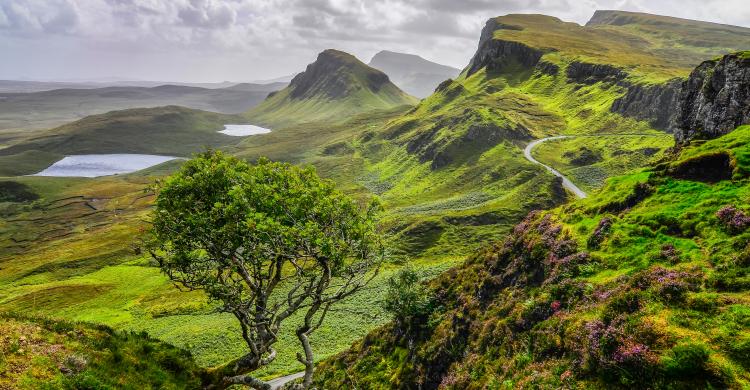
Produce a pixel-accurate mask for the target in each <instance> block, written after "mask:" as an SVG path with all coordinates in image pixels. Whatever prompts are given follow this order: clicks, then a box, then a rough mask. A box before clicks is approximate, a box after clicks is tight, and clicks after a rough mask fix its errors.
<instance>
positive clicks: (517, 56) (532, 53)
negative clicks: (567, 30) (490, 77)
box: [467, 19, 544, 75]
mask: <svg viewBox="0 0 750 390" xmlns="http://www.w3.org/2000/svg"><path fill="white" fill-rule="evenodd" d="M519 28H520V27H517V26H508V25H504V24H501V23H499V22H498V21H497V20H496V19H490V20H488V21H487V24H485V26H484V28H483V29H482V34H481V36H480V37H479V48H478V49H477V52H476V54H474V57H473V58H472V59H471V62H470V63H469V66H468V71H467V75H472V74H474V73H476V72H477V71H479V70H480V69H482V68H484V67H486V68H487V71H488V72H499V71H502V70H503V69H504V68H505V67H507V66H510V65H515V64H520V65H522V66H524V67H527V68H533V67H534V66H536V64H537V63H538V62H539V60H540V59H541V58H542V55H544V52H542V51H541V50H537V49H534V48H531V47H529V46H526V45H524V44H523V43H520V42H513V41H505V40H500V39H495V38H494V36H495V31H496V30H499V29H513V30H518V29H519Z"/></svg>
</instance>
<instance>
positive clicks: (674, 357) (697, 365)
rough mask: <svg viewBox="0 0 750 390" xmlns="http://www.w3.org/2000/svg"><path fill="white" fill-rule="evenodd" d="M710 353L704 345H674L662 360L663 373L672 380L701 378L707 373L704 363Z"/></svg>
mask: <svg viewBox="0 0 750 390" xmlns="http://www.w3.org/2000/svg"><path fill="white" fill-rule="evenodd" d="M710 353H711V352H710V350H709V349H708V347H707V346H706V345H704V344H699V343H685V344H678V345H675V346H674V347H673V348H672V350H671V351H669V353H668V354H667V356H666V357H665V358H664V360H663V364H664V371H665V373H666V374H667V376H669V377H673V378H687V377H698V376H703V375H704V374H705V373H706V371H707V368H706V363H708V357H709V355H710Z"/></svg>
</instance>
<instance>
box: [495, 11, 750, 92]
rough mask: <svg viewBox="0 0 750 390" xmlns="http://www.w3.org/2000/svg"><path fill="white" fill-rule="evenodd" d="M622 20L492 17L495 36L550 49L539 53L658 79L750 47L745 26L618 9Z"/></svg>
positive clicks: (637, 77)
mask: <svg viewBox="0 0 750 390" xmlns="http://www.w3.org/2000/svg"><path fill="white" fill-rule="evenodd" d="M619 14H620V15H621V16H622V17H625V18H629V22H628V23H615V24H611V25H594V26H580V25H578V24H575V23H566V22H562V21H560V20H559V19H556V18H553V17H550V16H544V15H508V16H502V17H498V18H496V20H497V21H498V22H499V23H501V24H503V25H508V26H514V28H510V29H499V30H497V31H496V32H495V38H496V39H502V40H508V41H515V42H521V43H524V44H526V45H528V46H529V47H533V48H538V49H541V50H544V51H551V50H549V49H554V50H555V51H554V52H553V53H550V54H548V55H547V56H545V58H548V59H550V60H552V62H556V61H555V60H554V59H555V58H560V57H562V58H566V59H568V60H579V61H583V62H590V63H595V64H607V65H612V66H616V67H620V68H623V69H625V70H627V71H628V73H629V74H630V77H631V78H633V79H634V80H638V81H644V82H647V83H653V82H662V81H666V80H669V79H671V78H674V77H685V76H687V75H688V74H689V73H690V72H691V71H692V70H693V68H694V67H695V66H697V65H698V64H700V63H701V62H703V61H705V60H707V59H710V58H713V57H715V56H717V55H722V54H727V53H730V52H734V51H737V50H748V49H749V48H750V37H749V36H748V29H746V28H742V27H728V26H720V25H716V24H710V23H704V22H696V21H686V20H678V19H675V18H669V17H662V16H656V15H646V14H636V13H629V12H619Z"/></svg>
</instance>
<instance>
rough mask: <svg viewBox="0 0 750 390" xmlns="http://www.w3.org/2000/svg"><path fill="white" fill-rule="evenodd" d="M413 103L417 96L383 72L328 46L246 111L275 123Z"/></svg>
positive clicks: (341, 116) (275, 125) (336, 116)
mask: <svg viewBox="0 0 750 390" xmlns="http://www.w3.org/2000/svg"><path fill="white" fill-rule="evenodd" d="M414 103H416V99H415V98H414V97H412V96H409V95H407V94H406V93H404V92H403V91H401V90H400V89H398V87H396V86H395V85H393V83H391V82H390V80H388V76H386V75H385V74H384V73H383V72H380V71H379V70H376V69H373V68H371V67H369V66H367V65H365V64H364V63H362V62H361V61H359V60H358V59H357V58H355V57H354V56H352V55H350V54H347V53H344V52H341V51H337V50H326V51H324V52H322V53H320V55H318V58H317V60H316V61H315V62H314V63H312V64H310V65H308V67H307V69H306V70H305V71H304V72H302V73H300V74H298V75H297V76H295V78H294V79H293V80H292V81H291V83H289V86H288V87H286V88H284V89H282V90H281V91H279V92H276V93H273V94H271V95H269V97H268V98H267V99H266V100H265V101H263V103H261V104H260V105H258V106H257V107H255V108H253V109H251V110H250V111H248V112H247V113H246V116H247V117H248V118H250V119H251V120H253V121H255V122H258V123H260V124H264V125H267V126H270V127H273V128H278V127H283V126H287V125H292V124H295V123H304V122H316V121H323V120H327V121H328V122H335V121H341V120H345V119H346V118H347V117H348V116H351V115H354V114H358V113H362V112H366V111H370V110H376V109H389V108H393V107H397V106H402V105H410V104H414Z"/></svg>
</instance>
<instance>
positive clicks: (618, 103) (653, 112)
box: [611, 79, 682, 131]
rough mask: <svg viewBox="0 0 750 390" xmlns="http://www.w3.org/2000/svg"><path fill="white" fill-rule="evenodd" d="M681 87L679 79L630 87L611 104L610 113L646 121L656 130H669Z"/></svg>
mask: <svg viewBox="0 0 750 390" xmlns="http://www.w3.org/2000/svg"><path fill="white" fill-rule="evenodd" d="M681 87H682V80H681V79H674V80H670V81H669V82H667V83H664V84H655V85H639V84H636V85H630V86H628V87H627V88H628V91H627V92H626V93H625V96H623V97H621V98H619V99H617V100H615V101H614V102H613V103H612V107H611V111H612V112H615V113H618V114H620V115H622V116H626V117H631V118H635V119H638V120H642V121H648V122H649V123H651V125H652V126H654V127H655V128H657V129H660V130H665V131H666V130H669V126H670V123H671V122H672V121H673V119H674V115H675V109H676V108H677V98H678V96H679V94H680V88H681Z"/></svg>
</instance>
